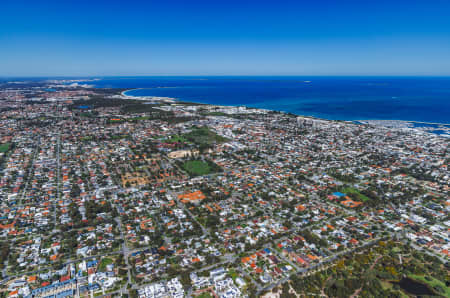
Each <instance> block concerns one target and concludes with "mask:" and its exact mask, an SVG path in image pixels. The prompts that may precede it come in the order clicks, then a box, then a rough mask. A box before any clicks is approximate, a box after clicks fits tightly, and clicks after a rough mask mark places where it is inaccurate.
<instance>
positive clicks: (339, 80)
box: [91, 77, 450, 123]
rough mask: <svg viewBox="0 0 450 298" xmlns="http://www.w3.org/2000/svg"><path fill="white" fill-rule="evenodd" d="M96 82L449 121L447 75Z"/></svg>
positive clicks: (305, 110)
mask: <svg viewBox="0 0 450 298" xmlns="http://www.w3.org/2000/svg"><path fill="white" fill-rule="evenodd" d="M91 83H92V82H91ZM95 85H96V87H114V88H129V89H132V88H144V89H137V90H130V91H127V94H128V95H132V96H161V97H173V98H177V99H178V100H180V101H189V102H200V103H208V104H217V105H245V106H249V107H257V108H264V109H271V110H279V111H285V112H290V113H294V114H298V115H310V116H316V117H321V118H326V119H337V120H358V119H360V120H362V119H364V120H366V119H383V120H409V121H424V122H438V123H450V78H449V77H126V78H120V77H117V78H103V79H102V80H100V81H97V82H95Z"/></svg>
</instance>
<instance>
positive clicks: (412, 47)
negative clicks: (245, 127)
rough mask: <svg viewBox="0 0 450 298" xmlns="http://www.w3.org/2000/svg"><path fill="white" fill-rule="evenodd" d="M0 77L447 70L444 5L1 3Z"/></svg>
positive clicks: (448, 22)
mask: <svg viewBox="0 0 450 298" xmlns="http://www.w3.org/2000/svg"><path fill="white" fill-rule="evenodd" d="M5 2H6V3H2V17H1V18H0V45H1V46H0V76H3V77H5V76H9V77H14V76H139V75H149V76H151V75H194V76H195V75H201V76H202V75H402V76H403V75H413V76H422V75H425V76H449V75H450V18H449V17H448V14H449V12H450V2H449V1H443V0H436V1H432V2H430V1H403V0H399V1H376V2H375V1H373V2H368V1H353V0H352V1H278V2H277V3H274V2H273V1H245V2H244V3H243V2H241V1H226V2H225V1H220V2H217V3H214V1H190V2H187V1H184V3H183V2H182V1H164V3H162V1H146V2H144V1H133V0H132V1H127V2H123V1H76V2H75V1H74V2H73V3H65V2H63V1H38V2H37V1H5Z"/></svg>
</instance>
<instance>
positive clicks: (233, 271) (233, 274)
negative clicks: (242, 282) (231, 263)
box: [228, 269, 238, 281]
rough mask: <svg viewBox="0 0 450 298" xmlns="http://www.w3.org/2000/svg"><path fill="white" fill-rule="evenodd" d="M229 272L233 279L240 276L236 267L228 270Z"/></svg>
mask: <svg viewBox="0 0 450 298" xmlns="http://www.w3.org/2000/svg"><path fill="white" fill-rule="evenodd" d="M228 274H229V275H230V276H231V278H232V279H233V281H235V280H236V278H237V277H238V274H237V272H236V271H235V270H234V269H230V270H228Z"/></svg>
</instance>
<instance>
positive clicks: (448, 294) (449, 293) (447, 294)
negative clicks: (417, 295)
mask: <svg viewBox="0 0 450 298" xmlns="http://www.w3.org/2000/svg"><path fill="white" fill-rule="evenodd" d="M408 277H410V278H412V279H415V280H418V281H421V282H423V283H425V284H427V285H428V286H430V287H431V288H433V287H434V286H440V287H441V288H442V289H444V291H445V295H444V296H445V297H450V287H447V286H446V285H445V283H444V282H442V281H440V280H438V279H436V278H434V277H431V276H429V278H430V279H431V280H426V279H425V276H422V275H415V274H410V275H408ZM440 294H442V293H440Z"/></svg>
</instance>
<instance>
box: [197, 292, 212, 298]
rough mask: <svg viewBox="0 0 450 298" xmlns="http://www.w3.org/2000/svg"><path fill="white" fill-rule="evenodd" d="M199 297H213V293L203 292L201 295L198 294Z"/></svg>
mask: <svg viewBox="0 0 450 298" xmlns="http://www.w3.org/2000/svg"><path fill="white" fill-rule="evenodd" d="M196 297H197V298H212V296H211V294H210V293H209V292H204V293H201V294H200V295H198V296H196Z"/></svg>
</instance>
